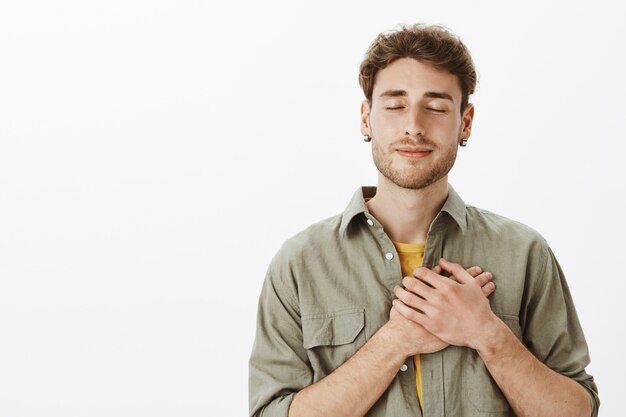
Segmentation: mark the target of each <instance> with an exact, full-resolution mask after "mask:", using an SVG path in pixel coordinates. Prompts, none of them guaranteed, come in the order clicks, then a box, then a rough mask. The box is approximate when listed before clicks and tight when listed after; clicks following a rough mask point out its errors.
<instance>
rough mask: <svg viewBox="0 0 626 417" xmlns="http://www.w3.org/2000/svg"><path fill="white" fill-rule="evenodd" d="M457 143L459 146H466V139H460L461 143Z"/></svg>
mask: <svg viewBox="0 0 626 417" xmlns="http://www.w3.org/2000/svg"><path fill="white" fill-rule="evenodd" d="M459 145H461V146H467V139H462V140H461V143H459Z"/></svg>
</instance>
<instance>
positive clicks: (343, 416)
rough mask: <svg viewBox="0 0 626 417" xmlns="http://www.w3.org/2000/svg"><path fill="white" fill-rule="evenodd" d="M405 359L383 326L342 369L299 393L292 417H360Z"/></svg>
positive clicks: (386, 385) (291, 409)
mask: <svg viewBox="0 0 626 417" xmlns="http://www.w3.org/2000/svg"><path fill="white" fill-rule="evenodd" d="M405 359H406V357H405V356H404V355H403V354H402V353H399V350H398V347H397V346H396V345H395V344H394V343H392V340H391V338H389V337H388V335H387V332H386V328H385V326H383V327H382V328H381V329H380V330H379V331H378V332H377V333H375V334H374V336H372V338H371V339H370V340H369V341H368V342H367V343H366V344H365V345H364V346H363V347H362V348H361V349H359V351H358V352H357V353H356V354H354V356H352V357H351V358H350V359H349V360H347V361H346V362H345V363H344V364H343V365H341V366H340V367H339V368H337V369H335V371H333V372H332V373H331V374H330V375H328V376H326V377H325V378H323V379H321V380H320V381H318V382H316V383H315V384H312V385H310V386H308V387H306V388H305V389H303V390H302V391H300V392H298V393H297V394H296V395H295V396H294V398H293V401H292V403H291V406H290V408H289V417H313V416H315V417H320V416H334V417H361V416H363V415H365V413H367V411H368V410H369V409H370V408H371V407H372V406H373V405H374V403H375V402H376V401H377V400H378V398H380V396H381V395H382V394H383V392H385V390H386V389H387V387H388V386H389V385H390V384H391V382H392V380H393V378H394V377H395V376H396V374H397V373H398V371H399V369H400V367H401V366H402V364H403V363H404V360H405Z"/></svg>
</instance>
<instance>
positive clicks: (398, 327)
mask: <svg viewBox="0 0 626 417" xmlns="http://www.w3.org/2000/svg"><path fill="white" fill-rule="evenodd" d="M433 271H434V272H435V273H437V274H441V272H442V271H441V268H440V267H439V266H438V265H437V266H436V267H434V268H433ZM467 272H468V273H469V274H470V275H471V276H473V277H474V278H475V279H477V280H478V281H479V283H480V286H481V288H482V290H483V294H485V297H489V296H490V295H491V294H492V293H493V292H494V291H495V285H494V284H493V283H492V282H491V279H492V275H491V274H490V273H488V272H483V271H482V269H481V268H480V267H478V266H473V267H471V268H468V269H467ZM395 302H398V301H396V300H394V303H395ZM385 326H386V327H387V330H388V331H389V332H390V333H389V334H390V335H391V337H392V338H393V341H394V343H397V344H398V346H399V347H401V348H402V349H403V350H404V352H405V353H406V356H407V357H408V356H412V355H415V354H418V353H433V352H438V351H440V350H442V349H444V348H446V347H448V343H446V342H444V341H443V340H441V339H439V338H438V337H437V336H435V335H433V334H432V333H430V332H429V331H428V330H426V329H425V328H424V327H422V326H421V325H419V324H417V323H415V322H413V321H411V320H409V319H407V318H405V317H404V316H402V315H401V314H400V313H398V311H397V310H396V309H395V308H394V307H393V306H392V307H391V310H390V312H389V321H388V322H387V324H385Z"/></svg>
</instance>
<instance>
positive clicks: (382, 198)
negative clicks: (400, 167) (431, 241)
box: [367, 173, 448, 243]
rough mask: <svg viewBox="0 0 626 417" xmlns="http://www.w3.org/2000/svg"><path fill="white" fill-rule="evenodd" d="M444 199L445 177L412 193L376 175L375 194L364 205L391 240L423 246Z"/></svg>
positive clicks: (445, 192)
mask: <svg viewBox="0 0 626 417" xmlns="http://www.w3.org/2000/svg"><path fill="white" fill-rule="evenodd" d="M447 198H448V176H447V175H446V176H444V177H443V178H441V179H440V180H438V181H437V182H435V183H433V184H431V185H429V186H428V187H426V188H422V189H418V190H412V189H408V188H402V187H398V186H397V185H396V184H394V183H392V182H391V181H389V180H388V179H387V178H386V177H384V176H383V175H382V174H380V173H379V174H378V188H377V190H376V195H375V196H374V197H372V198H371V199H370V200H369V201H368V202H367V208H368V210H369V211H370V213H371V214H372V215H373V216H374V217H375V218H376V219H377V220H378V221H379V222H380V224H382V225H383V228H384V229H385V232H386V233H387V235H388V236H389V238H390V239H391V240H393V241H395V242H400V243H423V242H426V237H427V236H428V229H429V228H430V225H431V223H432V222H433V220H435V216H437V213H439V210H441V207H443V204H444V203H445V202H446V199H447Z"/></svg>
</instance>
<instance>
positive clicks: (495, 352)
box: [477, 318, 591, 417]
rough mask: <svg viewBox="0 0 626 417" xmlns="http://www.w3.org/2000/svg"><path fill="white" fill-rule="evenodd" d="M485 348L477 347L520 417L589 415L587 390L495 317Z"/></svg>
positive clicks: (576, 416) (585, 416) (580, 416)
mask: <svg viewBox="0 0 626 417" xmlns="http://www.w3.org/2000/svg"><path fill="white" fill-rule="evenodd" d="M494 323H495V324H494V325H493V326H491V327H490V329H491V332H490V334H489V336H488V338H487V339H486V340H487V342H486V343H484V345H483V346H484V347H480V348H478V349H477V351H478V353H479V355H480V356H481V358H482V360H483V361H484V362H485V365H486V367H487V369H488V370H489V372H490V374H491V376H492V377H493V379H494V380H495V381H496V383H497V384H498V386H499V387H500V389H501V390H502V392H503V393H504V395H505V396H506V398H507V400H508V402H509V403H510V404H511V407H513V410H514V411H515V413H516V415H518V416H519V417H530V416H547V417H551V416H555V417H557V416H559V417H560V416H572V417H578V416H579V417H589V416H590V414H591V405H590V402H589V395H588V394H587V392H586V390H585V389H584V388H583V387H582V386H581V385H580V384H578V383H577V382H576V381H574V380H572V379H570V378H568V377H566V376H563V375H561V374H559V373H557V372H555V371H553V370H552V369H550V368H548V367H547V366H546V365H544V364H543V363H542V362H540V361H539V360H538V359H537V358H536V357H535V356H534V355H533V354H532V353H531V352H530V351H528V349H526V347H525V346H524V345H523V344H522V343H521V342H520V341H519V340H518V339H517V337H515V335H514V334H513V332H512V331H511V330H510V329H509V328H508V327H507V326H506V324H504V323H503V322H502V321H500V320H499V319H497V318H496V321H495V322H494Z"/></svg>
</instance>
